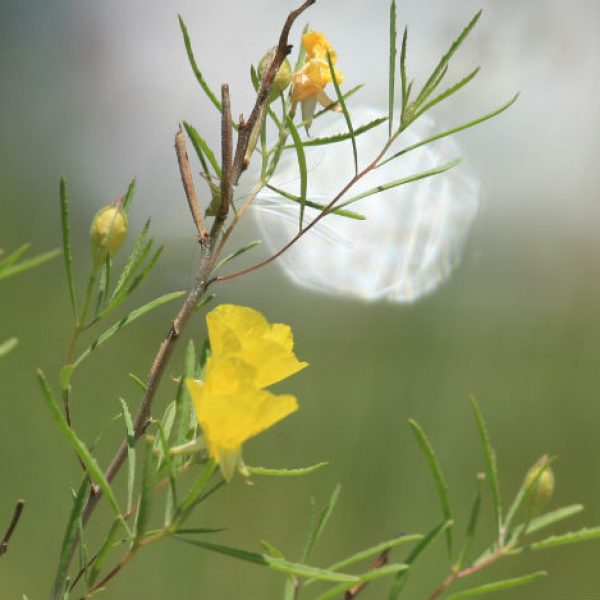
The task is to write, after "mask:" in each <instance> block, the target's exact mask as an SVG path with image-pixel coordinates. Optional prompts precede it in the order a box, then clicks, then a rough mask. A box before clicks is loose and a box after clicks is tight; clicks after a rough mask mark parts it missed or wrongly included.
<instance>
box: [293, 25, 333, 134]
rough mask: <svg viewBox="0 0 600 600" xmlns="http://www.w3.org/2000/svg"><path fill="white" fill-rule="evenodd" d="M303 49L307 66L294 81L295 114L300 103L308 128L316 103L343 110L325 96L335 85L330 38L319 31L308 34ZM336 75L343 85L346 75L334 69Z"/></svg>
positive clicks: (295, 75)
mask: <svg viewBox="0 0 600 600" xmlns="http://www.w3.org/2000/svg"><path fill="white" fill-rule="evenodd" d="M302 45H303V46H304V49H305V50H306V62H305V63H304V66H303V67H302V68H301V69H300V70H299V71H298V72H296V73H294V75H293V77H292V111H294V110H295V108H296V105H297V103H298V102H301V106H302V120H303V121H306V122H307V125H308V126H309V125H310V121H311V119H312V116H313V115H314V113H315V109H316V106H317V102H319V103H320V104H321V105H322V106H325V107H331V108H333V109H334V110H337V111H339V110H340V107H339V106H338V105H337V104H336V103H335V102H334V101H333V100H331V99H330V98H329V97H328V96H327V94H326V93H325V86H326V85H327V84H328V83H332V82H333V79H332V77H331V71H330V69H329V63H328V61H327V54H328V53H329V56H330V57H331V62H332V64H335V62H336V60H337V55H336V53H335V51H334V50H333V47H332V46H331V44H330V43H329V41H328V40H327V38H326V37H325V36H324V35H323V34H322V33H319V32H318V31H309V32H308V33H305V34H304V35H303V36H302ZM334 73H335V78H336V80H337V82H338V83H342V82H343V81H344V75H343V73H342V72H341V71H339V70H338V69H337V68H335V67H334ZM308 126H307V129H308Z"/></svg>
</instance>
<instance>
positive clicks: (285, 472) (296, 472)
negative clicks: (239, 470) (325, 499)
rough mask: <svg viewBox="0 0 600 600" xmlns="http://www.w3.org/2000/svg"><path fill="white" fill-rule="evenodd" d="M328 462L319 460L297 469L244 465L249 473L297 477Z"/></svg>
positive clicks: (316, 469)
mask: <svg viewBox="0 0 600 600" xmlns="http://www.w3.org/2000/svg"><path fill="white" fill-rule="evenodd" d="M328 464H329V463H327V462H320V463H317V464H316V465H311V466H310V467H302V468H299V469H267V468H265V467H249V466H246V468H247V469H248V471H249V472H250V474H251V475H265V476H267V477H297V476H300V475H308V474H309V473H314V472H315V471H318V470H320V469H322V468H323V467H325V466H327V465H328Z"/></svg>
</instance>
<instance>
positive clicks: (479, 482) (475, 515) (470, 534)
mask: <svg viewBox="0 0 600 600" xmlns="http://www.w3.org/2000/svg"><path fill="white" fill-rule="evenodd" d="M484 480H485V475H484V474H483V473H479V474H478V475H477V479H476V480H475V486H476V487H475V495H474V496H473V502H472V503H471V512H470V515H469V524H468V525H467V531H466V533H465V539H464V541H463V544H462V547H461V549H460V552H459V553H458V558H457V559H456V563H455V565H454V569H455V570H456V571H460V569H461V568H462V565H463V564H464V562H465V558H466V556H467V553H468V552H469V550H470V548H471V544H472V542H473V538H474V537H475V529H476V528H477V521H478V519H479V511H480V509H481V494H482V487H483V482H484Z"/></svg>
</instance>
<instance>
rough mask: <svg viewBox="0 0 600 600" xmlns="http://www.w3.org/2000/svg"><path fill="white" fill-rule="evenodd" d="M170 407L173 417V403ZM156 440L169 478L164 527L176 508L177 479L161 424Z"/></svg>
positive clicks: (166, 435) (165, 434)
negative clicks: (168, 498) (158, 442)
mask: <svg viewBox="0 0 600 600" xmlns="http://www.w3.org/2000/svg"><path fill="white" fill-rule="evenodd" d="M171 406H172V407H173V411H172V414H173V416H174V415H175V403H174V402H172V403H171ZM158 434H159V436H158V438H159V440H160V446H161V450H162V453H161V458H164V460H165V464H166V466H167V475H168V477H169V493H170V497H171V499H170V502H169V503H168V506H167V509H170V510H166V511H165V525H168V524H170V523H171V522H172V521H173V515H174V510H173V507H175V506H177V504H178V501H177V498H178V496H177V483H176V481H175V478H176V477H177V473H176V470H175V465H174V464H173V459H172V458H171V454H170V453H169V442H168V441H167V440H168V437H169V436H168V433H167V432H166V431H165V427H164V425H163V423H160V422H159V424H158Z"/></svg>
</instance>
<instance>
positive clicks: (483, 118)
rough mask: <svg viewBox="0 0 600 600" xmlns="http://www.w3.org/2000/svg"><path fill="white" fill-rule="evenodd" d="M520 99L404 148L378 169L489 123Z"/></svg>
mask: <svg viewBox="0 0 600 600" xmlns="http://www.w3.org/2000/svg"><path fill="white" fill-rule="evenodd" d="M518 97H519V94H518V93H517V94H515V95H514V96H513V97H512V98H511V99H510V100H509V101H508V102H507V103H506V104H503V105H502V106H500V107H499V108H497V109H495V110H493V111H492V112H490V113H487V114H485V115H483V116H481V117H478V118H477V119H473V120H472V121H469V122H467V123H463V124H462V125H459V126H458V127H453V128H452V129H447V130H446V131H442V132H441V133H437V134H435V135H432V136H431V137H428V138H425V139H424V140H421V141H420V142H417V143H416V144H412V145H410V146H406V148H403V149H402V150H400V151H399V152H396V153H395V154H392V156H389V157H388V158H386V159H385V160H383V161H381V162H380V163H378V165H377V168H379V167H382V166H383V165H385V164H387V163H389V162H390V161H392V160H394V159H396V158H398V157H400V156H402V155H404V154H408V153H409V152H412V151H413V150H416V149H417V148H420V147H421V146H425V145H427V144H430V143H431V142H435V141H436V140H440V139H442V138H445V137H448V136H449V135H453V134H455V133H458V132H459V131H464V130H465V129H470V128H471V127H475V125H479V123H483V122H484V121H487V120H489V119H491V118H493V117H495V116H496V115H499V114H500V113H503V112H504V111H505V110H506V109H508V108H509V107H510V106H512V105H513V104H514V103H515V102H516V101H517V98H518Z"/></svg>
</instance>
